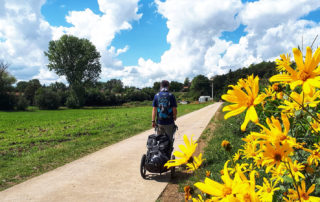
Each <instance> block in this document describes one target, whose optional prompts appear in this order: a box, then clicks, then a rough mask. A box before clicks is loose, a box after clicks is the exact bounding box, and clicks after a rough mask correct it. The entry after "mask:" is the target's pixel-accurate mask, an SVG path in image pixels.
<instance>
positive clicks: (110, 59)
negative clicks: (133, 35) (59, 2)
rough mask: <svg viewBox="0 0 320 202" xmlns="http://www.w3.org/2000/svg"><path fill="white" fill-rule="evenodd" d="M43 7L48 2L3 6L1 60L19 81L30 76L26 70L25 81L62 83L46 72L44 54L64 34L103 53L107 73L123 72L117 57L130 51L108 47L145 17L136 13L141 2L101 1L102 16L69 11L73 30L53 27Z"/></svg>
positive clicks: (12, 1) (14, 0) (13, 1)
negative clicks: (121, 33)
mask: <svg viewBox="0 0 320 202" xmlns="http://www.w3.org/2000/svg"><path fill="white" fill-rule="evenodd" d="M44 3H45V0H40V1H39V0H30V1H19V0H5V1H4V3H1V5H0V38H1V40H0V59H5V60H6V61H8V62H9V63H10V64H11V69H12V71H13V72H14V75H17V76H19V77H20V78H18V79H21V78H22V77H21V76H22V75H23V74H24V73H25V72H28V70H26V69H29V70H30V72H28V74H27V75H28V76H23V79H31V77H30V76H31V75H33V77H32V78H39V79H40V81H41V82H43V83H48V82H51V81H54V80H57V79H60V78H59V77H58V76H57V75H55V74H54V73H52V72H50V71H49V70H48V69H47V68H46V64H47V63H48V62H47V59H46V57H45V56H44V54H43V52H44V51H46V50H47V47H48V43H49V41H50V40H52V39H53V40H57V39H59V38H60V37H61V36H62V35H63V34H72V35H75V36H77V37H81V38H87V39H89V40H90V41H91V42H92V43H93V44H94V45H95V46H96V47H97V49H98V51H100V53H101V62H102V65H103V67H104V69H105V68H106V67H109V68H117V69H123V65H122V61H120V60H118V59H116V58H115V57H116V56H118V55H119V54H121V53H124V52H126V51H127V50H128V48H129V47H128V46H125V47H122V48H119V49H115V48H114V47H109V46H110V44H111V41H112V40H113V38H114V37H115V34H116V33H119V32H120V31H121V30H125V29H131V28H132V27H131V24H130V23H131V21H134V20H139V19H140V18H141V16H142V14H138V13H137V12H138V0H123V1H113V0H98V4H99V9H100V11H101V12H102V14H95V13H93V12H92V11H91V10H90V9H85V10H84V11H70V12H69V14H68V15H67V16H66V21H67V22H68V23H70V24H71V25H72V26H71V27H62V26H60V27H53V26H50V25H49V23H48V22H46V21H45V20H44V18H43V16H42V15H41V12H40V10H41V7H42V5H43V4H44ZM108 47H109V48H108ZM25 75H26V74H25ZM62 80H63V79H62Z"/></svg>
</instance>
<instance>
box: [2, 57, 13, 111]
mask: <svg viewBox="0 0 320 202" xmlns="http://www.w3.org/2000/svg"><path fill="white" fill-rule="evenodd" d="M8 68H9V64H8V63H5V62H4V61H2V60H0V109H9V110H11V109H13V108H14V105H15V98H14V96H13V95H12V93H10V92H12V91H13V86H12V84H14V83H15V82H16V79H15V78H14V77H13V76H12V75H10V74H9V72H8V71H7V69H8Z"/></svg>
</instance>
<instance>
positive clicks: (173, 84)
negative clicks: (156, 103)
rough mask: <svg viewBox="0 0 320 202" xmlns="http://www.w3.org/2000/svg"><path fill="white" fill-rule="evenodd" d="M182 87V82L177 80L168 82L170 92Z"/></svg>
mask: <svg viewBox="0 0 320 202" xmlns="http://www.w3.org/2000/svg"><path fill="white" fill-rule="evenodd" d="M182 89H183V83H180V82H177V81H171V82H170V91H172V92H180V91H182Z"/></svg>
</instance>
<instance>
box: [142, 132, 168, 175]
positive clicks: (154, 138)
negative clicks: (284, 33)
mask: <svg viewBox="0 0 320 202" xmlns="http://www.w3.org/2000/svg"><path fill="white" fill-rule="evenodd" d="M147 148H148V151H147V157H146V164H145V166H146V169H147V170H148V171H149V172H152V173H159V172H160V173H161V172H165V171H166V170H167V169H166V168H164V164H165V163H166V162H167V161H168V160H169V159H170V156H171V152H172V146H171V143H170V139H169V137H168V136H167V135H164V134H161V135H156V134H152V135H149V137H148V141H147Z"/></svg>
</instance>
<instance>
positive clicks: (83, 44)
mask: <svg viewBox="0 0 320 202" xmlns="http://www.w3.org/2000/svg"><path fill="white" fill-rule="evenodd" d="M44 54H45V55H46V56H47V57H48V60H49V64H48V65H47V66H48V68H49V70H51V71H54V72H55V73H56V74H57V75H59V76H65V77H66V79H67V81H68V84H69V85H68V86H67V85H65V84H64V83H59V82H56V83H53V84H50V85H49V86H45V85H41V83H40V81H39V80H38V79H32V80H30V81H19V82H18V83H17V84H16V86H15V87H14V86H13V84H15V83H16V79H15V78H14V76H12V75H10V74H9V73H8V67H9V65H8V64H7V63H5V62H4V61H0V109H2V110H12V109H18V110H24V109H26V108H27V107H28V106H29V105H36V106H39V108H40V109H58V108H59V107H60V106H67V107H69V108H80V107H83V106H114V105H121V104H123V103H126V102H132V101H145V100H152V99H153V97H154V95H155V94H156V93H157V92H158V91H159V89H160V83H159V82H155V83H154V84H153V87H147V88H142V89H139V88H136V87H128V86H124V85H123V83H122V82H121V80H118V79H111V80H109V81H107V82H99V81H98V79H99V75H100V73H101V64H100V62H99V60H100V53H99V52H98V51H97V50H96V48H95V46H94V45H93V44H92V43H91V42H90V41H89V40H87V39H79V38H77V37H75V36H70V35H63V36H62V37H61V38H60V39H59V40H52V41H50V42H49V47H48V51H47V52H44ZM274 67H275V64H274V63H272V62H262V63H259V64H255V65H250V66H249V67H248V68H242V69H238V70H236V71H234V72H232V71H231V70H230V71H229V73H227V74H225V75H217V76H215V77H213V78H211V80H210V79H209V78H207V77H206V76H204V75H198V76H196V77H194V78H193V79H192V80H191V81H190V80H189V78H186V79H185V81H184V82H183V83H180V82H178V81H171V82H170V91H171V92H173V93H174V94H176V97H177V99H178V100H189V101H192V100H197V99H198V98H199V96H201V95H209V96H210V95H211V90H212V88H213V93H214V94H213V96H214V98H215V99H217V100H219V99H220V96H221V95H222V94H223V93H225V92H226V91H227V88H228V85H230V84H234V83H235V82H236V81H237V80H238V79H239V78H244V77H246V76H247V75H249V74H254V75H258V76H259V77H260V78H268V77H270V76H272V75H274V74H275V68H274ZM212 85H213V86H212Z"/></svg>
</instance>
